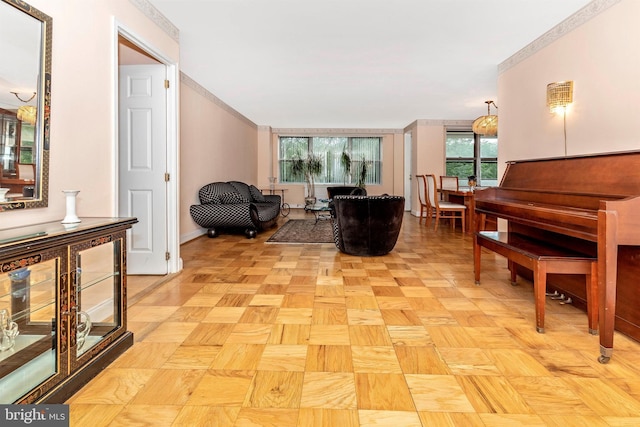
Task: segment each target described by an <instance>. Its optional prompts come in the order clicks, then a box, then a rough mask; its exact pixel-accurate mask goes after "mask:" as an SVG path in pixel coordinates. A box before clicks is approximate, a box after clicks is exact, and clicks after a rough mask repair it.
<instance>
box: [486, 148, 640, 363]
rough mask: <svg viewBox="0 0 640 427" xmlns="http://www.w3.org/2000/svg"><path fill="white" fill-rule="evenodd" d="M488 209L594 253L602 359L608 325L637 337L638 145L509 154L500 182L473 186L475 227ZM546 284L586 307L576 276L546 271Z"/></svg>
mask: <svg viewBox="0 0 640 427" xmlns="http://www.w3.org/2000/svg"><path fill="white" fill-rule="evenodd" d="M487 216H490V217H495V218H502V219H504V220H507V223H508V231H509V232H514V233H518V234H520V235H523V236H527V237H531V238H533V239H536V240H538V241H549V242H550V243H551V242H552V243H553V244H554V245H556V246H564V247H566V248H568V249H572V250H577V251H579V252H582V253H584V254H587V255H591V256H595V257H597V260H598V261H597V262H598V264H597V265H598V304H599V310H598V317H599V325H598V327H599V335H600V357H599V359H598V360H599V361H600V362H601V363H606V362H608V361H609V359H610V357H611V355H612V353H613V331H614V328H615V329H617V330H618V331H620V332H622V333H624V334H625V335H628V336H630V337H631V338H634V339H636V340H638V341H640V292H639V291H640V283H639V282H638V278H639V277H640V151H634V152H618V153H606V154H597V155H588V156H572V157H559V158H546V159H533V160H522V161H510V162H508V163H507V168H506V171H505V173H504V176H503V177H502V180H501V182H500V186H499V187H491V188H486V189H482V190H477V191H476V193H475V221H476V230H477V231H481V230H483V223H484V219H485V218H486V217H487ZM519 272H520V271H519ZM523 274H524V275H525V276H526V275H527V272H526V271H523ZM548 287H549V288H550V290H557V291H559V292H561V293H564V294H565V295H566V296H568V297H571V298H572V300H573V301H574V303H575V304H576V305H577V306H581V307H585V306H586V295H585V294H586V290H585V286H584V278H583V277H582V278H581V277H574V276H572V275H557V276H554V275H549V278H548Z"/></svg>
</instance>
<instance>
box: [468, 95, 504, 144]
mask: <svg viewBox="0 0 640 427" xmlns="http://www.w3.org/2000/svg"><path fill="white" fill-rule="evenodd" d="M484 103H485V104H487V115H486V116H480V117H478V118H477V119H476V120H475V121H474V122H473V125H472V126H471V129H472V130H473V132H474V133H477V134H479V135H485V136H495V135H497V134H498V116H497V115H495V114H491V104H493V106H494V107H496V110H497V109H498V106H497V105H496V104H495V102H493V101H484Z"/></svg>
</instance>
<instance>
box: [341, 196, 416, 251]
mask: <svg viewBox="0 0 640 427" xmlns="http://www.w3.org/2000/svg"><path fill="white" fill-rule="evenodd" d="M333 205H334V211H333V219H332V221H333V238H334V241H335V243H336V247H337V248H338V249H339V250H340V251H341V252H344V253H346V254H350V255H358V256H379V255H385V254H387V253H389V252H390V251H391V250H392V249H393V248H394V246H395V245H396V242H397V241H398V235H399V233H400V228H401V227H402V217H403V214H404V197H402V196H387V195H383V196H335V197H334V198H333Z"/></svg>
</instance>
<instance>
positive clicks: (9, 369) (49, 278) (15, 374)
mask: <svg viewBox="0 0 640 427" xmlns="http://www.w3.org/2000/svg"><path fill="white" fill-rule="evenodd" d="M35 258H37V256H32V257H27V258H25V259H22V260H20V262H18V261H16V262H8V263H3V264H0V266H1V267H2V273H0V402H1V403H12V402H15V401H16V400H18V399H19V398H20V397H22V396H24V395H25V394H27V393H28V392H30V391H31V390H33V389H34V388H36V387H38V386H39V385H41V384H43V383H44V382H46V381H47V380H48V379H49V378H51V377H53V376H55V375H56V373H59V371H58V366H59V359H58V354H59V351H58V350H59V349H58V348H57V346H58V333H57V331H58V330H59V329H58V324H59V318H58V315H57V313H58V305H59V300H58V280H57V278H58V277H60V264H61V258H53V259H50V260H48V261H44V262H37V263H33V261H34V260H35ZM21 265H27V266H25V267H21Z"/></svg>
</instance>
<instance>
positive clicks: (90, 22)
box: [0, 0, 179, 228]
mask: <svg viewBox="0 0 640 427" xmlns="http://www.w3.org/2000/svg"><path fill="white" fill-rule="evenodd" d="M28 2H29V4H30V5H32V6H34V7H36V8H37V9H39V10H41V11H42V12H44V13H46V14H47V15H49V16H51V17H52V18H53V46H52V47H53V49H52V70H51V75H52V81H51V123H50V125H51V126H50V132H51V133H50V137H51V139H50V141H51V146H50V147H51V152H50V164H49V168H50V172H49V207H47V208H40V209H27V210H24V211H15V212H3V213H1V214H0V215H1V218H2V223H1V224H2V225H1V228H11V227H16V226H20V225H26V224H35V223H40V222H46V221H56V220H61V219H62V218H63V217H64V213H65V200H64V196H63V194H62V192H61V191H62V190H63V189H77V190H80V193H79V194H78V199H77V212H78V215H80V216H112V215H113V214H114V210H115V203H114V201H115V198H116V197H115V194H114V182H115V177H114V174H115V158H114V157H115V148H114V147H115V141H116V135H115V134H114V132H115V131H114V129H115V126H114V123H115V118H114V116H115V111H116V108H115V105H114V102H115V101H114V100H115V95H114V94H115V92H116V88H115V81H116V76H115V70H116V65H117V64H116V53H115V51H116V42H115V40H116V34H115V32H114V19H116V20H117V21H119V22H120V23H122V24H123V25H124V26H126V27H127V28H128V29H130V30H131V31H133V32H134V33H135V34H137V35H138V36H139V37H140V38H141V39H144V40H146V41H149V42H150V43H151V44H152V45H153V46H154V47H155V48H156V49H157V50H158V51H160V52H162V53H163V54H164V55H165V56H166V57H167V58H172V60H174V61H176V62H177V61H178V57H179V49H178V43H177V42H175V41H174V40H173V39H171V38H170V37H169V36H168V35H167V34H166V33H165V32H164V31H162V30H161V29H160V28H158V27H157V26H156V25H155V24H153V23H152V22H151V21H150V20H149V19H148V18H146V17H145V16H144V15H143V14H142V13H141V12H140V11H139V10H138V9H137V8H135V7H134V6H133V5H132V4H131V3H130V2H129V1H128V0H110V1H83V0H65V1H51V0H29V1H28ZM89 56H90V60H87V58H88V57H89Z"/></svg>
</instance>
